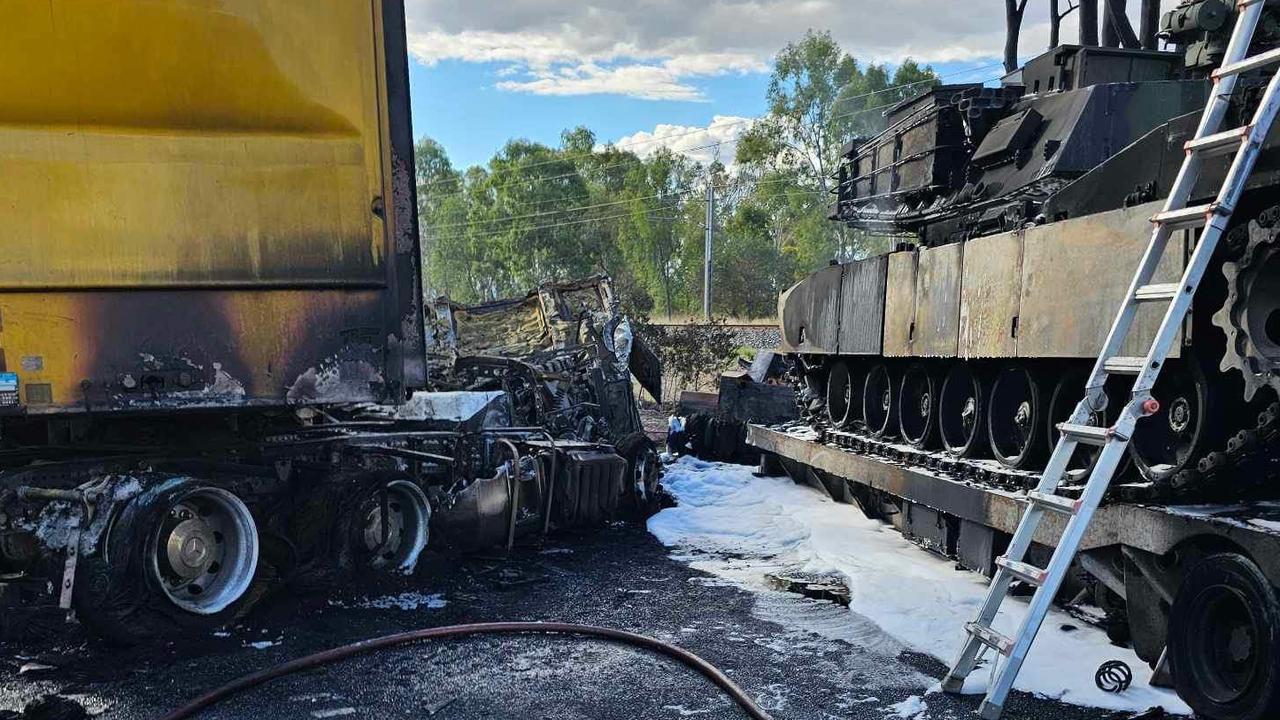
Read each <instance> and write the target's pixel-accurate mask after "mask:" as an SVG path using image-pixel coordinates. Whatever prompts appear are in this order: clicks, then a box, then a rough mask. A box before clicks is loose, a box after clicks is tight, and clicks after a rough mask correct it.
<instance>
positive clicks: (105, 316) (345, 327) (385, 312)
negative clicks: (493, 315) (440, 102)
mask: <svg viewBox="0 0 1280 720" xmlns="http://www.w3.org/2000/svg"><path fill="white" fill-rule="evenodd" d="M0 28H4V31H3V34H4V39H5V42H3V43H0V373H16V375H17V377H18V380H19V383H20V390H19V393H18V398H19V400H20V402H21V404H22V406H23V407H22V408H20V409H21V410H25V411H26V412H28V413H57V412H68V411H77V412H78V411H88V412H102V411H111V410H122V409H152V410H155V409H170V408H179V407H200V408H221V407H250V406H263V405H283V404H290V403H324V402H349V401H388V400H395V399H396V398H398V397H403V395H404V393H405V392H406V391H407V390H409V389H412V388H414V387H420V386H421V385H422V383H423V381H424V376H423V372H424V370H423V367H424V360H423V355H422V353H423V349H422V343H423V328H422V315H421V302H420V284H419V283H420V280H419V277H418V269H419V267H418V245H417V227H416V222H417V221H416V202H415V200H414V189H413V159H412V135H411V133H412V131H411V128H410V122H409V98H408V70H407V47H406V41H405V37H404V17H403V0H41V1H40V2H33V1H31V0H0ZM10 378H12V375H6V376H5V377H4V378H2V379H3V384H5V385H6V386H7V384H8V383H10V382H11V379H10ZM10 395H11V394H10ZM10 395H5V397H6V398H7V397H10ZM0 399H3V398H0ZM5 402H11V400H5ZM0 410H5V411H11V410H12V408H0Z"/></svg>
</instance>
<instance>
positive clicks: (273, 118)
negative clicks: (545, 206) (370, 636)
mask: <svg viewBox="0 0 1280 720" xmlns="http://www.w3.org/2000/svg"><path fill="white" fill-rule="evenodd" d="M0 28H3V29H2V30H0V36H3V40H4V41H3V42H0V235H2V239H0V634H3V635H12V634H17V635H21V634H22V633H23V632H24V631H27V630H29V629H31V628H35V627H39V626H40V623H34V622H31V619H32V617H33V616H36V615H39V614H41V613H46V612H50V611H56V610H58V609H59V608H60V609H63V610H66V609H69V610H71V611H73V612H74V613H75V615H76V616H77V617H78V618H79V619H80V620H81V621H82V622H83V623H84V624H85V625H87V626H88V627H89V629H90V630H91V631H93V632H96V633H98V634H100V635H104V636H106V637H109V638H112V639H116V640H123V641H139V640H145V639H146V638H148V637H155V636H162V637H163V636H168V635H171V634H172V633H174V632H177V631H180V630H183V629H187V628H191V629H202V628H208V627H210V626H214V625H218V624H221V623H225V622H226V621H227V620H229V619H231V618H234V617H236V616H238V615H239V614H241V613H243V612H245V611H246V610H247V608H248V606H249V605H250V604H251V603H253V602H255V601H256V600H258V599H259V598H261V597H263V596H264V594H265V593H266V591H268V590H271V589H272V588H277V587H287V588H289V589H291V590H303V589H307V588H328V587H332V586H333V585H334V584H335V583H334V582H333V581H334V580H335V579H342V578H350V577H353V576H357V575H361V574H365V573H382V572H407V571H410V570H412V569H413V567H414V565H415V563H416V561H417V558H418V555H419V553H420V552H421V551H422V550H423V548H424V547H425V546H426V545H427V540H428V536H429V529H430V528H431V527H432V526H433V518H434V519H435V520H436V521H439V520H440V517H439V516H440V515H449V514H450V513H453V514H454V515H455V516H457V517H458V518H461V520H458V521H456V522H455V523H454V524H455V525H456V524H457V522H461V523H462V524H463V525H464V526H465V530H464V533H465V534H476V535H478V536H484V537H488V536H490V535H492V536H493V537H495V538H501V539H503V540H506V541H507V542H510V541H511V540H512V539H513V538H514V536H515V534H516V532H517V531H522V530H524V529H525V528H526V526H533V525H537V526H538V527H537V528H536V529H537V530H540V531H545V530H546V529H547V528H548V527H549V526H550V525H551V524H552V519H551V518H550V517H549V514H551V513H557V514H556V517H555V522H556V523H557V524H561V525H563V524H570V523H578V524H583V523H592V522H598V521H600V520H601V518H602V515H603V514H607V513H608V512H611V511H612V510H613V509H614V507H615V506H616V505H617V503H618V495H619V493H618V492H613V491H614V490H617V489H618V488H620V487H621V486H622V483H623V478H624V476H625V474H626V472H627V469H628V468H627V461H626V460H624V459H622V458H620V457H619V456H618V455H617V454H615V453H613V452H612V450H611V449H610V448H609V447H602V446H601V445H600V443H592V442H578V443H576V444H573V443H565V442H563V441H559V440H561V439H560V438H555V437H551V436H550V435H549V434H548V433H546V432H544V431H543V429H542V428H540V427H512V426H511V425H512V423H511V418H512V417H513V414H512V413H511V412H510V406H511V404H512V403H511V399H510V397H508V396H507V395H505V394H504V393H503V392H502V389H503V388H502V387H501V386H500V387H498V388H497V389H496V390H494V389H493V388H491V387H485V388H483V391H482V392H467V390H470V389H474V388H453V390H454V391H453V392H449V393H444V394H443V396H441V397H435V398H428V399H426V400H422V399H421V398H419V399H420V402H419V405H418V406H417V407H418V408H419V411H405V412H402V411H401V410H399V409H398V408H403V407H404V403H405V402H406V401H407V400H408V399H409V398H410V397H411V396H415V393H417V391H422V390H424V389H426V388H427V380H428V378H427V374H428V373H427V355H428V345H429V344H430V345H432V346H433V347H434V345H435V339H434V338H433V337H432V333H434V332H435V331H434V330H429V329H428V327H427V326H426V324H425V323H424V311H423V299H422V288H421V274H420V267H419V262H420V260H419V258H420V253H419V244H418V228H417V217H416V207H417V202H416V197H415V176H414V166H413V144H412V141H413V136H412V130H411V127H410V111H409V105H410V101H409V83H408V51H407V46H406V36H405V17H404V7H403V0H309V1H307V2H300V1H298V0H217V1H216V2H215V1H213V0H51V1H50V2H39V3H35V2H4V3H0ZM434 327H435V325H434V324H433V328H434ZM419 394H420V393H419ZM423 407H426V408H428V409H429V411H425V412H424V411H421V408H423ZM558 441H559V442H558ZM647 457H648V455H646V458H647ZM645 467H646V468H647V469H649V470H650V473H649V475H652V472H651V470H652V469H651V468H650V466H649V464H646V466H645ZM560 477H564V478H567V479H566V480H565V484H564V485H562V486H559V487H560V488H561V489H562V490H563V492H565V493H566V494H569V493H574V492H577V491H578V490H579V489H581V488H583V487H591V488H595V489H598V490H601V492H599V493H597V495H598V496H599V497H600V498H602V500H601V507H600V508H586V507H585V506H584V507H577V506H573V507H569V508H566V507H564V506H561V505H556V506H555V507H554V508H553V506H552V505H551V500H550V497H551V489H552V488H553V487H556V486H555V483H556V481H557V480H558V479H559V478H560ZM646 477H648V476H646ZM477 478H479V479H482V480H485V481H486V482H485V483H484V487H485V488H487V489H488V491H487V492H486V493H485V494H484V497H485V499H486V503H487V504H486V506H485V507H484V508H481V509H479V510H477V509H476V508H474V507H469V508H468V507H463V508H462V509H461V510H459V509H458V506H459V505H462V506H465V505H466V504H467V502H468V497H473V496H474V495H475V494H476V493H475V492H472V493H471V494H470V495H469V496H463V497H461V499H459V496H460V493H462V491H463V490H465V489H466V488H468V487H470V486H472V485H474V484H475V483H476V482H477ZM566 487H567V488H568V489H564V488H566ZM580 494H581V496H582V497H586V496H588V495H590V493H587V492H585V491H584V492H582V493H580ZM433 509H435V510H437V511H439V512H436V513H433ZM570 511H572V512H570ZM540 516H547V517H546V519H541V517H540ZM517 518H519V519H520V522H519V523H517V522H516V519H517ZM531 518H532V519H531ZM455 519H456V518H455ZM477 523H487V525H485V527H487V528H490V531H486V532H479V531H478V530H477V525H476V524H477ZM435 524H439V523H438V522H437V523H435ZM445 524H446V525H447V524H448V523H445Z"/></svg>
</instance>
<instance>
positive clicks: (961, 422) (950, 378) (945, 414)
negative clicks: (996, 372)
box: [938, 362, 987, 458]
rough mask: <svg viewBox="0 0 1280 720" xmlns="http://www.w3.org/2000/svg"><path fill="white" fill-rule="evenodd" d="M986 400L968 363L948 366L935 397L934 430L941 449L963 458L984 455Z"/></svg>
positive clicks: (983, 390) (984, 392) (980, 382)
mask: <svg viewBox="0 0 1280 720" xmlns="http://www.w3.org/2000/svg"><path fill="white" fill-rule="evenodd" d="M986 400H987V393H986V388H985V387H984V386H983V383H982V380H981V379H980V378H979V377H978V375H977V373H975V372H974V371H973V368H972V367H970V366H969V363H964V362H960V363H956V364H955V365H952V366H951V369H950V370H949V371H948V372H947V377H946V379H945V380H943V381H942V392H941V393H940V394H939V396H938V430H939V431H940V433H939V434H940V435H941V436H942V445H943V447H945V448H946V449H948V450H950V451H951V452H953V453H955V454H956V455H959V456H960V457H966V458H968V457H978V456H979V454H981V453H982V452H984V450H985V449H986V442H985V440H986V437H987V424H986V422H985V420H986V412H987V408H986Z"/></svg>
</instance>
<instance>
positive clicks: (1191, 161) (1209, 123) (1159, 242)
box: [1071, 3, 1264, 424]
mask: <svg viewBox="0 0 1280 720" xmlns="http://www.w3.org/2000/svg"><path fill="white" fill-rule="evenodd" d="M1263 5H1264V3H1255V4H1253V5H1248V6H1246V7H1244V9H1243V10H1242V11H1241V13H1240V16H1239V18H1238V19H1237V21H1236V26H1235V30H1234V31H1233V32H1232V33H1231V40H1230V41H1229V42H1228V43H1227V49H1226V52H1225V53H1224V54H1223V59H1222V65H1224V66H1225V65H1230V64H1232V63H1235V62H1239V61H1240V60H1243V59H1244V57H1245V55H1246V54H1247V53H1248V52H1249V45H1250V43H1251V42H1252V41H1253V34H1254V31H1255V29H1256V28H1257V26H1258V21H1259V20H1260V19H1261V17H1262V9H1263ZM1238 80H1239V76H1238V75H1234V74H1233V75H1227V76H1224V77H1222V78H1220V79H1218V80H1217V81H1216V82H1214V87H1213V90H1212V92H1211V93H1210V96H1209V102H1208V103H1207V104H1206V105H1205V109H1204V112H1203V113H1202V114H1201V116H1200V124H1199V125H1198V126H1197V127H1196V133H1195V138H1196V139H1199V138H1203V137H1206V136H1208V135H1212V134H1213V133H1215V132H1217V131H1218V129H1219V128H1220V127H1221V125H1222V120H1223V119H1224V118H1225V117H1226V114H1227V110H1228V109H1229V108H1230V105H1231V97H1232V96H1233V95H1234V93H1235V88H1236V82H1237V81H1238ZM1202 164H1203V159H1202V158H1201V157H1200V155H1199V154H1198V153H1189V154H1188V155H1187V156H1186V157H1185V159H1184V160H1183V163H1182V166H1181V167H1180V168H1179V169H1178V175H1177V177H1176V178H1175V179H1174V182H1173V185H1172V186H1171V187H1170V190H1169V195H1168V197H1167V198H1166V199H1165V204H1164V209H1165V211H1169V210H1177V209H1180V208H1183V207H1186V203H1187V199H1188V198H1189V197H1190V196H1191V193H1192V191H1193V190H1194V189H1195V184H1196V182H1197V181H1198V179H1199V177H1200V168H1201V165H1202ZM1171 234H1172V231H1171V230H1170V229H1169V228H1168V227H1166V226H1164V225H1163V224H1160V223H1157V225H1156V227H1155V228H1154V229H1153V231H1152V234H1151V241H1150V243H1149V244H1148V246H1147V251H1146V252H1145V253H1144V254H1143V257H1142V261H1141V262H1140V263H1139V266H1138V270H1137V272H1136V273H1134V278H1133V282H1131V283H1130V285H1129V290H1128V292H1127V293H1126V295H1125V299H1124V301H1123V304H1122V305H1121V307H1120V309H1119V311H1118V312H1117V313H1116V319H1115V322H1113V323H1112V326H1111V329H1110V331H1108V333H1107V339H1106V340H1105V341H1104V342H1103V346H1102V347H1103V349H1102V353H1101V354H1100V355H1099V356H1098V359H1097V361H1096V362H1095V363H1094V366H1093V370H1092V371H1091V372H1090V373H1089V379H1088V381H1087V382H1086V383H1085V393H1086V400H1094V401H1096V402H1099V403H1100V402H1101V401H1102V398H1101V395H1102V392H1103V389H1102V387H1103V385H1104V384H1105V383H1106V380H1107V372H1106V369H1105V368H1104V367H1103V365H1104V364H1105V363H1106V361H1107V359H1108V358H1111V357H1114V356H1116V355H1118V354H1119V353H1120V348H1121V347H1122V346H1123V345H1124V341H1125V339H1126V338H1127V337H1128V334H1129V330H1130V329H1132V326H1133V319H1134V316H1135V315H1136V314H1137V303H1136V302H1134V296H1135V295H1136V294H1137V292H1138V288H1139V287H1142V286H1143V285H1146V284H1147V283H1148V282H1150V280H1151V278H1152V277H1154V276H1155V271H1156V268H1157V267H1159V264H1160V259H1161V258H1163V257H1164V251H1165V248H1166V246H1167V244H1168V241H1169V237H1170V235H1171ZM1088 412H1089V408H1088V407H1087V406H1086V407H1085V408H1083V409H1081V408H1079V407H1077V414H1073V415H1072V418H1071V422H1073V423H1077V424H1083V422H1084V420H1085V419H1086V418H1087V417H1088V414H1087V413H1088Z"/></svg>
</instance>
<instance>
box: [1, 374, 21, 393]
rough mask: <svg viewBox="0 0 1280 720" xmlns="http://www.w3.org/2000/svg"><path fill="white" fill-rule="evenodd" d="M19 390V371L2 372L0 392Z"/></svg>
mask: <svg viewBox="0 0 1280 720" xmlns="http://www.w3.org/2000/svg"><path fill="white" fill-rule="evenodd" d="M17 391H18V373H0V392H17Z"/></svg>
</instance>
